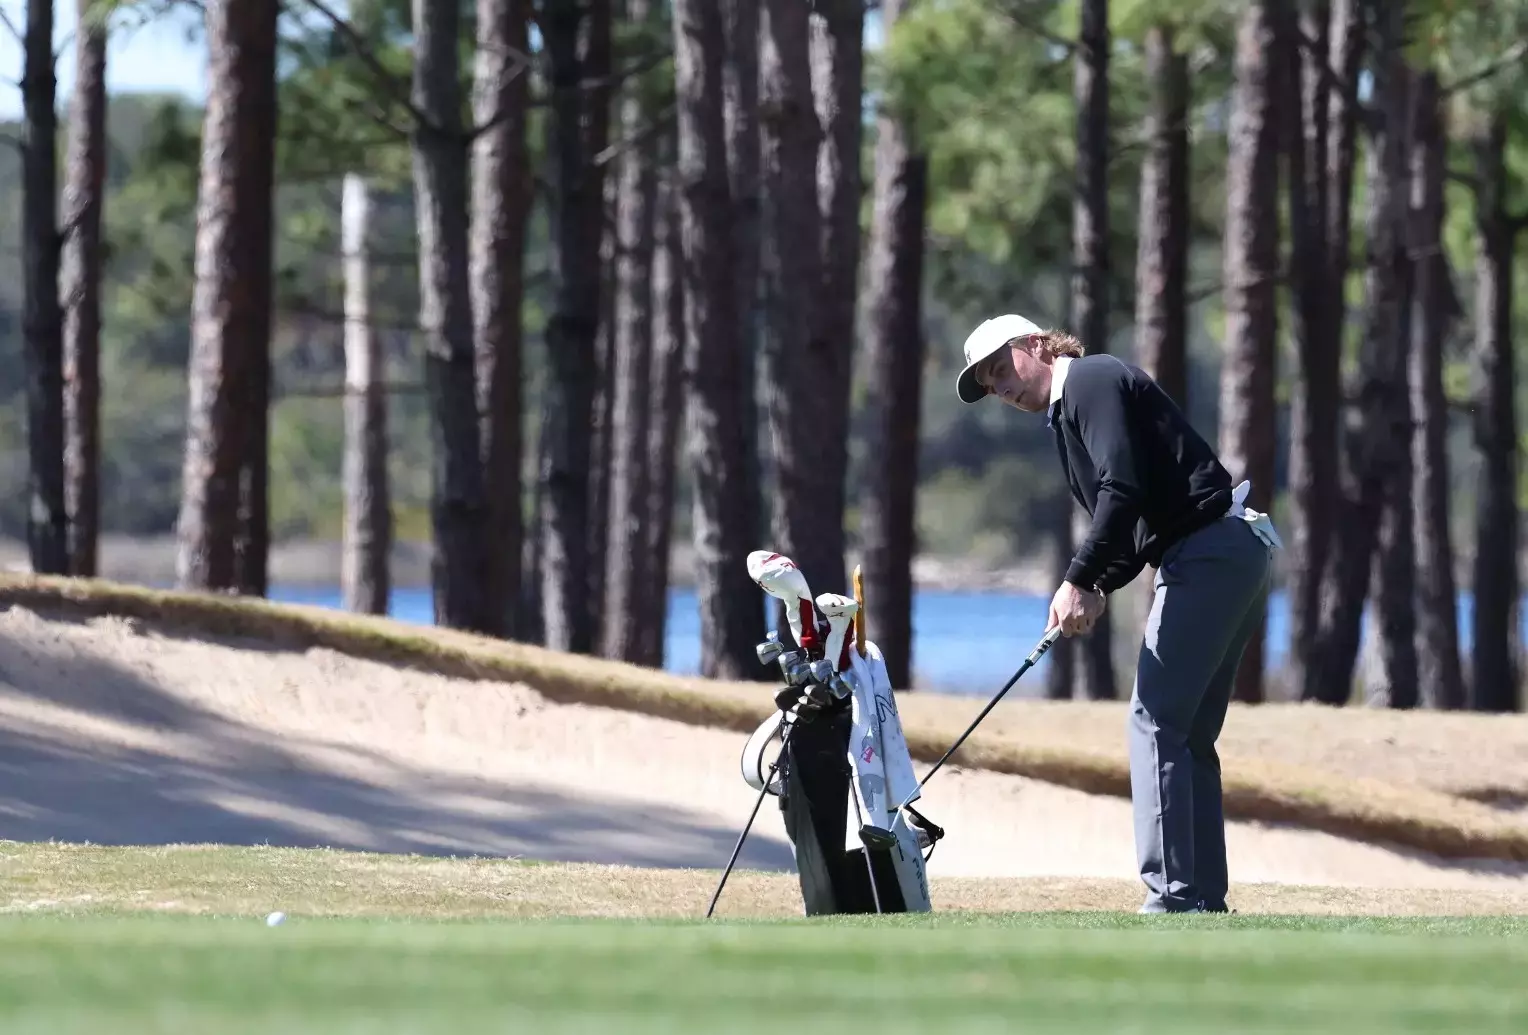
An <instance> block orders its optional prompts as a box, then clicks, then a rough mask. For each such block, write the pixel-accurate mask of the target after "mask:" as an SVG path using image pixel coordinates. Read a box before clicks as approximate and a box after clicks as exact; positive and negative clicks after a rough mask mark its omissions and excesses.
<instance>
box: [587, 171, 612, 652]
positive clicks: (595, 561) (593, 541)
mask: <svg viewBox="0 0 1528 1035" xmlns="http://www.w3.org/2000/svg"><path fill="white" fill-rule="evenodd" d="M617 172H619V167H617ZM602 179H603V180H604V184H603V190H604V201H603V203H602V207H601V210H602V211H603V212H604V216H603V217H602V218H601V220H600V324H599V330H598V331H597V332H596V333H595V336H594V370H595V374H594V425H593V427H592V428H591V429H590V436H589V454H590V460H589V533H588V536H589V538H588V543H589V627H590V629H591V630H592V633H591V635H593V637H594V644H593V647H592V648H591V649H593V650H594V651H595V652H598V651H599V650H600V649H601V644H602V643H603V642H604V629H605V565H606V561H607V558H609V557H610V551H609V549H608V547H609V541H610V479H611V468H612V467H613V465H614V463H615V457H614V456H613V455H612V452H611V450H612V448H613V446H614V441H613V437H614V424H615V376H616V375H615V344H616V343H615V335H616V329H615V307H616V286H615V277H616V262H617V260H616V252H617V250H618V248H619V242H618V240H617V238H616V234H617V232H618V228H617V226H616V220H617V218H618V216H617V211H618V209H619V206H620V198H619V194H620V181H619V177H618V176H602Z"/></svg>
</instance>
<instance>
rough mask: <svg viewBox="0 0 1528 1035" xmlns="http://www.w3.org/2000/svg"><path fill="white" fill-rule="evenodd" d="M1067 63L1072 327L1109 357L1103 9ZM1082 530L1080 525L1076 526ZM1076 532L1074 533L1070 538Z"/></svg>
mask: <svg viewBox="0 0 1528 1035" xmlns="http://www.w3.org/2000/svg"><path fill="white" fill-rule="evenodd" d="M1080 8H1081V11H1080V16H1081V30H1080V32H1079V34H1078V38H1077V52H1076V56H1075V57H1074V58H1073V82H1072V95H1073V97H1074V98H1075V101H1076V108H1077V116H1076V122H1077V186H1076V189H1075V190H1074V191H1073V194H1072V262H1073V267H1072V269H1073V272H1072V292H1071V299H1072V324H1073V326H1074V328H1075V329H1076V332H1077V334H1078V335H1079V336H1080V337H1081V338H1082V340H1083V342H1084V343H1085V345H1086V347H1087V350H1088V351H1089V352H1090V353H1094V352H1108V351H1109V301H1108V297H1107V295H1108V285H1109V2H1108V0H1081V3H1080ZM1079 527H1080V525H1079ZM1075 538H1076V529H1074V539H1075ZM1113 625H1114V623H1113V621H1112V616H1111V613H1110V612H1109V611H1108V610H1107V609H1106V610H1105V611H1104V613H1103V614H1102V615H1100V616H1099V618H1098V621H1097V622H1095V623H1094V625H1093V629H1092V631H1091V632H1089V633H1088V635H1087V636H1086V637H1084V638H1083V639H1082V640H1081V641H1080V647H1081V649H1080V651H1079V654H1080V655H1081V657H1080V659H1079V660H1080V661H1081V665H1080V666H1079V671H1078V672H1077V675H1078V676H1079V677H1080V678H1081V681H1082V694H1083V696H1084V697H1086V698H1088V699H1090V700H1094V701H1100V700H1112V699H1113V698H1115V697H1118V696H1119V690H1118V687H1117V686H1116V685H1115V681H1114V635H1113Z"/></svg>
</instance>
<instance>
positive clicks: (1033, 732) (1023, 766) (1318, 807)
mask: <svg viewBox="0 0 1528 1035" xmlns="http://www.w3.org/2000/svg"><path fill="white" fill-rule="evenodd" d="M0 604H19V605H22V606H26V607H29V608H32V609H34V610H36V611H38V612H39V613H40V614H43V615H45V616H63V617H76V618H77V617H84V616H100V615H117V616H124V617H130V618H135V619H138V620H141V621H143V622H145V623H152V624H153V625H154V626H155V627H157V628H159V629H162V630H164V631H167V632H171V633H175V634H179V635H192V636H197V637H200V638H209V639H229V640H234V641H237V640H240V639H242V640H246V641H255V642H259V643H260V644H261V645H262V646H277V647H285V648H288V649H293V650H303V649H307V648H310V647H325V648H328V649H331V650H335V651H338V652H341V653H345V654H349V655H352V656H355V657H360V658H366V659H370V660H375V661H381V662H385V663H389V664H393V665H397V666H401V667H406V668H413V669H417V670H420V671H427V672H432V673H437V674H441V675H447V676H455V677H461V678H469V679H488V680H501V681H509V682H516V683H524V684H526V685H529V686H531V687H533V688H535V689H536V690H537V691H539V692H540V693H541V694H543V695H545V696H546V697H547V698H549V699H550V700H552V701H556V702H565V703H575V702H576V703H584V704H591V705H598V706H604V707H610V708H620V709H626V710H630V711H636V712H641V713H645V714H649V715H655V716H659V717H663V718H668V719H673V720H677V721H681V722H686V723H691V724H696V725H705V726H714V727H721V728H725V729H730V730H736V731H739V732H747V731H751V730H752V729H753V728H754V727H755V726H756V725H757V724H758V722H759V721H760V720H761V719H763V718H764V717H765V715H767V714H768V712H769V711H770V710H771V708H772V703H771V700H770V695H769V694H767V693H765V692H762V688H761V686H760V685H759V684H757V683H724V682H717V681H711V680H703V679H695V678H685V677H680V676H674V675H671V674H668V673H665V672H660V671H656V670H652V669H647V668H642V667H639V666H634V665H628V664H623V663H619V662H612V661H606V660H603V659H598V658H590V657H583V656H577V655H569V654H564V653H559V652H554V651H548V650H545V649H542V648H539V647H535V646H530V645H525V644H516V643H506V642H504V641H499V640H494V639H490V638H486V637H480V636H474V635H470V634H466V633H461V632H457V631H454V630H446V629H434V628H420V627H417V626H411V625H407V624H404V623H400V622H396V621H392V620H390V619H385V618H377V617H371V616H361V615H352V614H347V613H344V612H339V611H333V610H326V609H320V608H309V607H301V606H295V605H285V604H274V603H271V602H269V601H265V600H255V599H249V598H239V597H231V596H216V595H206V594H190V593H176V592H167V591H158V590H151V589H146V588H142V587H137V586H128V585H121V584H116V583H110V582H104V581H98V580H81V579H64V578H55V577H38V576H31V575H4V576H0ZM899 702H900V706H901V710H902V714H903V721H904V726H905V728H906V732H907V740H908V746H909V748H910V749H911V751H912V754H913V756H914V758H915V759H917V760H919V761H922V762H925V763H929V762H932V761H934V760H935V759H937V758H938V757H939V756H940V755H941V754H942V753H943V752H944V750H945V749H946V748H947V747H948V746H949V744H950V743H951V742H952V741H953V739H954V738H955V737H956V736H957V735H958V734H959V733H960V731H961V730H962V729H964V727H965V725H966V723H967V722H969V720H970V717H971V716H972V715H974V714H975V712H976V710H977V708H978V705H977V702H975V701H970V702H967V701H966V700H964V699H952V698H950V697H947V696H944V695H936V694H906V695H901V696H900V697H899ZM1087 708H1091V709H1092V711H1091V712H1088V711H1087ZM1281 709H1282V711H1281ZM1313 711H1314V709H1312V708H1305V709H1298V710H1295V709H1292V708H1291V706H1264V707H1263V708H1260V709H1255V710H1247V711H1246V712H1243V711H1242V710H1240V709H1233V712H1234V713H1235V714H1233V717H1232V718H1231V720H1229V721H1228V749H1227V750H1226V751H1224V752H1222V757H1223V758H1224V760H1225V763H1226V764H1225V770H1226V772H1225V791H1226V812H1227V815H1228V816H1229V817H1230V818H1233V819H1249V820H1262V821H1269V822H1285V823H1291V824H1296V825H1299V826H1304V827H1307V828H1312V829H1316V830H1322V831H1325V832H1328V833H1332V834H1336V835H1339V836H1344V837H1351V838H1359V839H1364V840H1371V841H1378V842H1384V843H1391V844H1396V845H1400V846H1402V847H1408V848H1414V849H1420V850H1423V851H1429V852H1433V853H1436V854H1438V855H1441V856H1445V857H1451V858H1488V859H1505V860H1513V861H1528V822H1524V819H1523V817H1521V816H1518V815H1514V814H1513V813H1511V812H1507V811H1504V810H1501V809H1496V808H1493V807H1491V806H1490V805H1489V804H1486V803H1484V802H1483V801H1481V800H1473V799H1476V798H1485V797H1489V796H1490V794H1497V793H1499V792H1502V791H1503V790H1504V789H1503V788H1500V787H1493V788H1492V789H1490V794H1488V793H1486V791H1485V790H1483V789H1482V788H1474V789H1473V790H1472V789H1471V788H1470V787H1469V786H1467V784H1468V780H1467V779H1466V778H1465V777H1461V776H1458V772H1459V771H1467V770H1469V768H1470V766H1469V759H1470V758H1471V756H1472V753H1473V755H1474V757H1475V758H1476V759H1478V760H1479V762H1480V764H1479V765H1478V766H1477V767H1476V768H1477V769H1479V768H1490V769H1491V772H1492V780H1495V781H1500V780H1502V779H1508V780H1509V782H1512V783H1513V784H1514V786H1516V784H1522V785H1523V786H1522V787H1521V788H1518V789H1519V790H1522V789H1524V788H1528V773H1521V772H1519V771H1518V770H1519V769H1521V768H1522V766H1523V763H1522V760H1521V758H1520V757H1519V756H1521V751H1520V748H1519V747H1517V745H1520V744H1521V743H1522V742H1524V741H1523V734H1524V733H1525V732H1528V719H1524V718H1523V717H1504V718H1499V719H1492V720H1490V721H1491V722H1493V723H1496V724H1497V725H1491V726H1488V725H1484V724H1483V722H1484V720H1482V722H1481V723H1479V724H1477V725H1473V726H1470V727H1469V728H1468V729H1464V728H1463V727H1462V726H1460V727H1459V728H1458V729H1457V730H1456V729H1455V728H1454V726H1451V727H1449V729H1450V731H1451V732H1450V733H1449V736H1450V737H1451V738H1452V740H1450V741H1449V742H1448V744H1447V745H1446V746H1445V747H1444V748H1439V746H1438V744H1437V743H1436V742H1430V743H1429V745H1428V746H1429V747H1431V748H1433V749H1435V756H1436V754H1437V752H1438V751H1440V750H1441V751H1447V752H1451V755H1450V757H1451V758H1453V759H1455V762H1454V764H1453V768H1452V770H1451V773H1452V774H1453V776H1454V778H1453V779H1452V780H1451V781H1450V782H1449V783H1447V784H1444V785H1439V786H1426V785H1423V784H1422V783H1421V782H1419V780H1418V779H1417V774H1418V773H1419V772H1423V771H1425V770H1426V768H1427V767H1425V766H1416V765H1413V766H1411V767H1410V768H1408V769H1406V770H1405V772H1404V774H1403V775H1402V776H1401V777H1400V778H1397V779H1385V778H1383V772H1381V773H1380V774H1377V775H1371V776H1368V777H1365V776H1363V775H1361V773H1360V772H1358V771H1355V769H1354V765H1353V763H1352V762H1351V761H1349V760H1347V759H1349V758H1350V756H1352V755H1353V753H1354V751H1355V750H1362V748H1363V745H1364V744H1365V742H1366V741H1371V740H1372V741H1378V740H1384V741H1386V742H1388V743H1389V744H1390V745H1391V748H1392V750H1390V752H1389V755H1388V756H1385V755H1383V753H1382V754H1381V756H1379V757H1391V758H1406V757H1408V751H1407V745H1406V744H1405V742H1404V737H1405V735H1406V731H1404V730H1403V731H1402V733H1401V737H1402V740H1401V742H1399V743H1397V732H1396V730H1397V723H1399V722H1405V721H1408V720H1406V719H1398V718H1396V717H1393V716H1384V717H1374V716H1372V715H1367V714H1365V712H1364V711H1363V710H1358V709H1348V710H1342V711H1337V710H1328V709H1322V710H1321V713H1322V714H1321V715H1320V717H1319V718H1317V719H1312V718H1311V715H1312V713H1313ZM1079 715H1082V716H1084V717H1085V718H1088V719H1089V721H1087V722H1084V721H1082V720H1079V719H1078V718H1077V717H1078V716H1079ZM1243 715H1245V716H1249V717H1250V716H1253V715H1256V716H1257V717H1258V718H1257V719H1255V720H1254V719H1252V718H1242V716H1243ZM1280 715H1294V716H1295V718H1294V719H1293V720H1292V721H1286V720H1281V719H1279V718H1278V717H1279V716H1280ZM1265 716H1267V717H1273V721H1275V722H1280V721H1284V722H1285V725H1286V726H1287V727H1289V728H1290V729H1291V736H1290V737H1288V738H1286V741H1284V742H1287V743H1289V754H1288V755H1287V757H1280V753H1279V751H1278V747H1277V744H1275V743H1273V742H1271V741H1270V739H1269V738H1268V737H1262V738H1259V737H1256V736H1252V737H1249V738H1247V739H1246V741H1245V742H1246V744H1247V750H1246V753H1244V754H1241V755H1237V754H1236V753H1235V751H1234V744H1235V742H1236V733H1235V731H1236V729H1237V728H1238V725H1239V724H1242V723H1247V724H1251V723H1254V722H1261V721H1263V717H1265ZM1472 718H1479V717H1472ZM1424 720H1426V721H1424ZM1430 721H1431V719H1430V717H1422V716H1419V717H1416V719H1415V721H1414V722H1413V723H1412V726H1411V727H1410V730H1411V731H1414V732H1415V734H1416V735H1417V736H1418V737H1419V738H1420V737H1422V736H1423V734H1424V733H1425V732H1426V730H1427V729H1428V723H1430ZM1451 721H1453V722H1454V724H1455V726H1458V725H1459V723H1462V722H1467V721H1469V720H1467V719H1454V720H1451ZM1116 722H1117V723H1118V725H1117V726H1116V727H1115V729H1113V730H1110V729H1109V727H1110V726H1111V724H1113V723H1116ZM1122 724H1123V705H1122V704H1108V705H1093V706H1082V707H1077V708H1072V707H1070V706H1069V705H1066V704H1059V703H1057V704H1051V705H1046V704H1042V703H1038V702H1012V703H1005V704H1003V705H1001V706H999V708H998V709H997V710H996V711H995V712H994V714H993V715H992V716H991V718H990V719H989V720H988V722H987V724H986V725H985V726H984V727H983V728H982V729H981V730H980V731H978V732H977V733H976V734H975V735H974V736H972V737H971V739H970V740H969V741H967V743H966V745H965V746H964V747H963V748H962V750H961V751H960V753H959V754H958V755H957V756H956V758H955V760H954V761H955V762H957V763H959V764H961V765H965V766H968V767H973V768H982V769H988V770H992V771H996V772H1003V773H1012V774H1017V775H1021V776H1027V777H1031V778H1035V779H1040V780H1045V781H1048V782H1052V783H1056V784H1060V785H1063V786H1067V787H1072V788H1075V789H1078V790H1083V791H1088V792H1092V793H1100V794H1110V795H1116V796H1125V795H1128V793H1129V770H1128V768H1127V764H1126V758H1125V753H1124V750H1123V732H1122ZM1100 731H1108V732H1100ZM1321 731H1325V732H1321ZM1115 736H1118V737H1119V738H1120V739H1119V740H1118V742H1117V744H1118V746H1116V747H1113V748H1112V749H1111V748H1110V747H1109V744H1110V743H1111V742H1113V741H1112V738H1114V737H1115ZM1322 736H1324V737H1325V742H1326V743H1328V744H1329V745H1330V748H1329V750H1327V751H1325V753H1321V752H1318V751H1316V750H1315V749H1313V748H1312V747H1311V743H1312V739H1313V738H1319V737H1322ZM1497 741H1500V743H1499V744H1497V743H1496V742H1497ZM1491 745H1495V747H1494V748H1493V747H1491ZM1414 753H1415V752H1413V754H1414ZM1371 757H1372V756H1371ZM1328 759H1337V760H1339V761H1336V762H1332V763H1330V764H1328V763H1327V761H1326V760H1328ZM1460 760H1463V761H1460ZM1498 763H1499V764H1498ZM1513 766H1516V768H1513ZM1433 768H1437V767H1436V766H1434V767H1433ZM1512 789H1513V788H1512V787H1508V788H1505V790H1506V791H1511V790H1512Z"/></svg>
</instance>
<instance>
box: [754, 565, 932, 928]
mask: <svg viewBox="0 0 1528 1035" xmlns="http://www.w3.org/2000/svg"><path fill="white" fill-rule="evenodd" d="M767 588H769V587H768V586H766V589H767ZM816 604H817V605H818V608H819V609H820V611H821V612H823V613H824V614H826V616H827V618H828V620H827V621H826V622H825V623H823V624H825V625H827V626H828V628H826V629H821V630H817V631H818V632H820V633H821V635H820V636H818V637H817V638H816V641H815V642H818V643H820V644H821V647H820V648H819V649H820V651H821V653H822V654H824V655H826V658H827V661H826V662H825V661H823V660H818V661H817V662H816V664H815V665H814V666H812V675H811V677H806V678H803V679H801V681H799V682H792V680H791V674H790V671H788V672H787V682H788V685H787V686H786V687H784V688H783V689H782V690H780V691H779V693H777V694H776V696H775V703H776V705H777V707H778V708H779V711H778V712H776V713H775V714H773V715H771V716H770V717H769V718H768V719H766V720H765V721H764V722H763V723H761V724H760V725H759V727H758V728H757V729H756V730H755V731H754V733H753V735H752V736H751V737H750V738H749V740H748V743H747V745H746V746H745V747H744V749H743V754H742V759H741V764H742V775H743V778H744V780H745V781H746V782H747V783H748V784H749V786H751V787H753V788H754V790H756V791H764V790H765V781H766V780H768V781H769V788H768V793H770V794H773V795H775V796H776V797H777V798H778V800H779V805H780V810H781V813H782V816H783V819H784V823H785V830H786V835H787V836H788V837H789V838H790V842H791V847H792V851H793V853H794V855H795V860H796V871H797V874H798V878H799V881H800V886H801V897H802V904H803V906H804V909H805V913H806V915H807V916H816V915H821V914H827V913H876V912H882V913H904V912H928V911H930V910H931V909H932V903H931V901H930V898H929V888H928V877H927V872H926V868H925V862H926V858H927V857H926V856H925V855H924V854H923V849H924V848H925V847H927V848H929V849H930V851H932V847H933V845H934V843H935V842H936V841H937V840H938V839H939V838H940V837H942V836H943V834H944V831H943V830H941V829H940V828H939V827H937V826H935V825H934V824H932V823H930V822H929V821H928V820H927V819H925V818H924V817H923V816H921V815H919V814H918V813H917V811H916V810H915V809H912V808H911V807H908V808H904V809H899V808H897V805H898V803H900V802H902V801H904V800H905V798H906V797H907V796H908V795H910V794H913V793H914V791H915V790H916V789H917V779H916V777H915V775H914V773H913V768H912V759H911V756H910V755H909V754H908V751H907V743H906V740H905V739H904V737H903V733H902V724H901V719H900V718H899V716H898V715H897V709H896V698H895V695H894V694H893V692H892V688H891V681H890V679H889V678H888V677H887V675H886V664H885V661H884V660H883V658H882V656H881V653H880V651H879V650H878V649H876V647H875V645H874V644H873V643H870V642H868V641H866V640H864V639H863V637H861V638H860V644H861V647H860V650H863V652H864V653H863V654H861V653H860V650H856V649H853V645H852V641H851V640H849V639H847V638H846V637H848V636H850V635H852V632H853V623H852V620H850V619H846V618H845V615H848V616H850V618H851V619H852V615H853V613H854V612H855V611H856V610H857V604H856V601H854V600H851V599H849V598H847V597H842V596H839V595H836V594H826V593H825V594H823V595H822V596H820V597H818V598H817V600H816ZM815 619H816V613H815V611H814V609H811V608H807V609H805V610H804V611H803V622H804V624H806V625H807V626H808V628H810V627H811V626H813V625H815V624H816V621H815ZM792 624H793V628H792V631H793V632H795V633H796V635H797V639H798V641H800V640H806V641H807V642H808V643H813V642H814V640H813V637H812V636H811V635H810V634H809V635H807V636H802V635H801V633H800V632H798V631H797V630H796V628H795V623H792ZM765 646H766V645H764V644H761V645H760V647H761V652H760V653H761V657H762V656H763V655H764V654H765V651H764V650H763V649H762V648H764V647H765ZM809 653H813V652H812V651H809ZM773 654H774V656H776V657H778V656H779V651H778V650H776V651H774V652H773ZM824 665H826V666H827V667H826V668H825V667H824ZM782 667H786V663H785V662H782ZM835 670H836V671H835ZM796 671H798V672H799V669H798V670H796ZM829 673H831V675H828V674H829ZM825 675H828V678H826V679H823V678H821V677H823V676H825ZM787 731H789V741H788V743H787V744H786V747H785V749H784V751H783V752H782V751H781V747H780V745H781V742H782V739H783V738H784V737H785V735H786V732H787ZM777 757H778V758H779V766H778V768H777V769H776V770H775V771H774V772H773V774H771V772H770V766H771V764H772V763H773V762H774V761H775V759H776V758H777ZM909 817H911V818H909Z"/></svg>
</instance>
